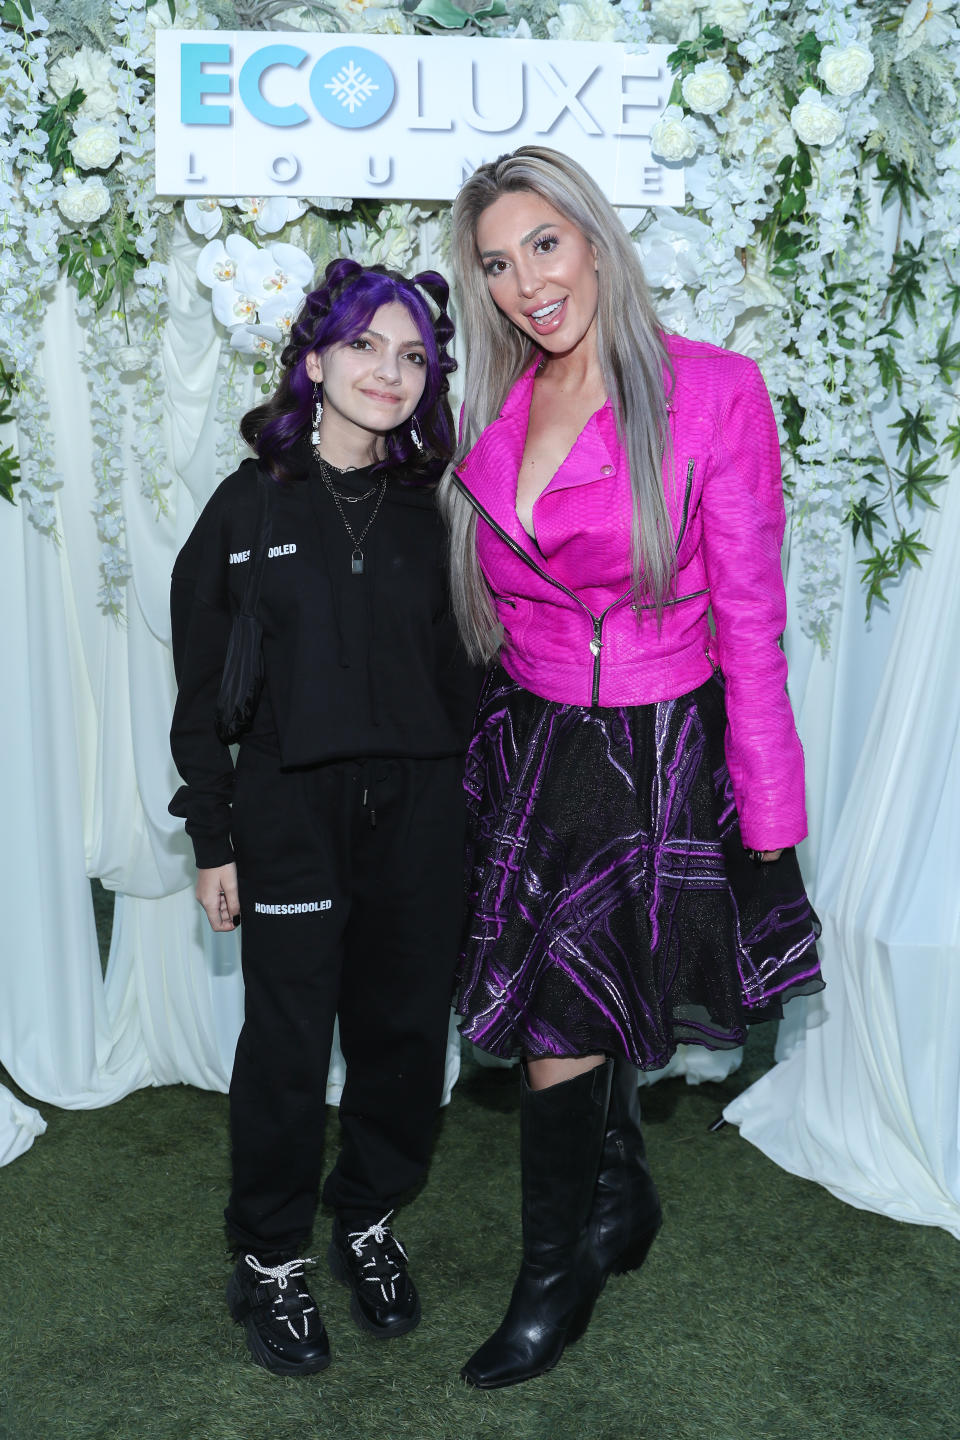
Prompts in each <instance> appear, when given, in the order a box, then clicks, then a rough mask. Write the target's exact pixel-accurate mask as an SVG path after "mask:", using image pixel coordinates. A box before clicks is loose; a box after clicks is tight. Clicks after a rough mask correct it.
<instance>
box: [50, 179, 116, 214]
mask: <svg viewBox="0 0 960 1440" xmlns="http://www.w3.org/2000/svg"><path fill="white" fill-rule="evenodd" d="M57 204H58V205H59V207H60V213H61V215H63V216H64V217H65V218H66V219H67V220H73V221H74V223H75V224H77V225H89V224H90V222H91V220H99V219H100V217H101V215H106V213H107V211H108V210H109V209H110V206H111V204H112V201H111V199H110V192H109V190H108V189H107V187H106V185H104V183H103V181H102V180H101V179H100V178H99V177H93V178H91V179H90V180H77V179H72V180H68V181H67V183H66V184H65V185H63V186H62V187H61V189H60V192H59V194H58V195H57Z"/></svg>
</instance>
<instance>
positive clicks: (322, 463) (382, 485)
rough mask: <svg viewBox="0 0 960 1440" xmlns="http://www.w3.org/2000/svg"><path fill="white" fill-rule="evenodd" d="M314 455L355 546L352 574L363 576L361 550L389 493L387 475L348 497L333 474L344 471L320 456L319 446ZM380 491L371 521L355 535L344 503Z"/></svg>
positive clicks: (351, 560)
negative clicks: (339, 488)
mask: <svg viewBox="0 0 960 1440" xmlns="http://www.w3.org/2000/svg"><path fill="white" fill-rule="evenodd" d="M313 453H314V455H315V456H316V458H317V464H318V465H319V467H320V478H321V479H322V481H323V483H324V485H325V486H326V487H327V489H328V490H329V491H330V494H331V495H332V496H333V503H334V504H335V505H336V507H337V512H338V514H339V516H340V519H341V520H342V521H343V528H344V529H345V530H346V532H347V534H348V535H349V537H350V543H351V545H352V546H353V550H352V551H351V553H350V574H351V575H362V574H363V561H364V555H363V550H362V549H361V548H360V547H361V542H362V540H363V539H364V537H365V536H366V535H367V533H368V532H369V530H370V526H371V525H372V524H373V522H374V520H376V518H377V513H378V511H379V509H380V506H381V505H382V504H383V497H384V495H386V493H387V477H386V475H384V477H383V479H382V480H380V481H376V482H374V484H373V485H371V486H370V488H369V490H364V491H363V493H362V494H360V495H347V494H345V493H343V492H342V491H340V490H338V489H337V487H336V485H335V484H334V481H333V475H332V474H331V471H332V470H336V471H337V473H338V474H340V475H343V474H344V471H343V470H341V469H340V468H339V466H337V465H331V464H330V463H329V461H327V460H324V458H323V456H322V455H321V454H320V447H319V445H314V446H313ZM378 490H379V492H380V493H379V495H377V503H376V504H375V505H374V507H373V510H372V512H371V515H370V518H369V520H368V521H367V523H366V525H364V527H363V529H362V530H361V531H360V534H359V535H354V533H353V527H352V526H351V524H350V521H349V520H348V519H347V516H346V512H345V511H344V508H343V501H346V503H347V504H348V505H356V504H358V503H359V501H361V500H369V499H370V496H371V495H376V494H377V491H378Z"/></svg>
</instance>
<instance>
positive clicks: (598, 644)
mask: <svg viewBox="0 0 960 1440" xmlns="http://www.w3.org/2000/svg"><path fill="white" fill-rule="evenodd" d="M453 483H454V485H456V487H457V489H458V490H460V491H461V492H462V493H463V494H464V495H465V496H466V497H467V499H468V500H469V501H470V504H471V505H472V506H473V507H474V509H475V510H476V511H477V513H478V514H479V515H482V516H483V518H484V520H486V522H487V524H488V525H489V526H490V528H491V530H494V531H495V532H496V534H497V535H499V537H500V539H501V540H502V541H503V542H504V543H505V544H506V545H508V546H509V548H510V549H511V550H512V551H513V553H514V554H515V555H519V557H520V559H521V560H522V561H524V563H525V564H526V565H529V567H530V569H531V570H534V571H536V573H537V574H538V575H539V576H540V578H541V580H546V582H547V584H548V585H553V586H554V587H555V588H556V589H557V590H562V591H563V593H564V595H569V596H570V599H571V600H574V601H575V602H576V603H577V604H578V605H579V606H580V609H581V610H582V611H583V612H584V614H585V615H587V616H588V617H589V619H590V623H591V625H592V626H593V636H592V638H591V640H590V654H591V655H592V656H593V686H592V689H591V700H590V705H591V707H592V708H593V709H596V708H597V706H598V705H599V704H600V656H601V654H602V652H603V622H604V620H606V618H607V616H608V615H609V614H610V611H611V610H613V609H614V608H615V607H616V606H617V605H622V604H623V602H624V601H625V600H629V599H630V595H631V593H632V592H631V591H629V590H628V591H627V592H626V594H625V595H621V596H620V598H619V599H618V600H612V601H611V602H610V604H609V605H608V606H607V608H606V610H604V611H603V613H602V614H600V615H594V613H593V611H592V610H591V609H590V606H589V605H587V604H586V603H585V602H584V601H583V600H581V599H580V596H579V595H578V594H577V592H576V591H575V590H571V589H569V587H568V586H566V585H564V583H563V581H562V580H557V579H556V577H555V576H553V575H551V574H550V573H549V572H548V571H546V570H544V569H543V567H542V566H540V565H538V564H537V562H536V560H534V559H533V558H532V557H531V556H529V555H528V554H527V552H526V550H524V548H523V546H522V545H518V544H517V542H516V540H514V538H513V536H512V535H508V534H507V532H506V530H504V528H503V526H502V525H498V524H497V522H496V520H494V518H493V516H492V515H491V514H490V513H489V511H488V510H486V509H485V508H484V507H483V506H482V505H481V504H480V502H479V500H478V499H477V498H476V496H475V495H473V494H472V493H471V492H470V491H469V490H468V489H467V487H466V485H464V483H463V481H462V480H461V479H460V476H459V475H458V474H457V473H456V472H454V475H453Z"/></svg>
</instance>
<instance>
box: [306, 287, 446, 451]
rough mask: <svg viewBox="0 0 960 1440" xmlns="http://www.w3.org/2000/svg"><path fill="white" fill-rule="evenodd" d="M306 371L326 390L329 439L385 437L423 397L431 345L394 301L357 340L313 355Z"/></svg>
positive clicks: (324, 428) (325, 425)
mask: <svg viewBox="0 0 960 1440" xmlns="http://www.w3.org/2000/svg"><path fill="white" fill-rule="evenodd" d="M306 369H307V374H308V375H309V377H310V379H311V380H316V381H318V382H319V383H320V384H321V385H322V386H323V421H322V432H323V435H324V438H325V439H332V438H333V435H334V433H336V435H338V436H340V437H342V438H344V439H346V438H348V436H351V437H352V438H354V439H356V438H357V433H356V432H357V431H363V432H364V433H365V434H366V435H385V434H386V433H387V432H388V431H390V430H395V429H396V427H397V426H398V425H402V424H403V422H404V420H408V419H409V418H410V416H411V415H412V414H413V412H414V410H415V409H416V406H417V402H418V401H419V399H420V397H421V395H422V394H423V387H424V385H425V384H426V380H427V353H426V346H425V345H424V343H423V340H422V339H421V338H420V333H419V331H418V329H417V325H416V321H415V320H414V319H413V317H412V315H411V314H410V311H409V310H408V309H407V307H406V306H405V305H402V304H401V303H400V301H399V300H392V301H391V302H390V304H389V305H381V306H380V308H379V310H377V311H376V312H375V314H374V316H373V318H372V320H371V321H370V324H369V325H368V326H367V328H366V330H364V331H363V333H362V334H361V335H358V336H357V337H356V339H354V340H345V341H343V342H342V343H341V344H339V345H332V346H331V347H330V349H329V350H324V351H323V352H322V353H321V352H318V351H313V352H312V353H311V354H309V355H308V356H307V360H306Z"/></svg>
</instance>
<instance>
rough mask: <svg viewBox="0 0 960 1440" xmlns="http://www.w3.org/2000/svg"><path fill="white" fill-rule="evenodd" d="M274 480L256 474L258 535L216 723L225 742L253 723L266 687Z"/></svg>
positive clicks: (233, 631)
mask: <svg viewBox="0 0 960 1440" xmlns="http://www.w3.org/2000/svg"><path fill="white" fill-rule="evenodd" d="M272 483H273V482H272V481H270V480H267V479H265V478H264V477H263V475H258V476H257V484H258V487H259V494H260V506H259V511H258V515H257V534H256V539H255V540H254V542H253V548H252V549H251V551H250V569H249V570H248V572H247V583H246V587H245V588H244V592H243V602H242V604H241V606H240V609H239V611H238V613H237V614H236V615H234V617H233V625H232V626H231V628H230V639H229V641H228V642H227V654H226V659H225V660H224V662H223V675H222V677H221V680H220V694H219V695H218V696H217V710H216V715H215V716H214V722H213V723H214V725H215V726H216V730H217V734H218V735H219V737H220V739H221V740H222V741H223V743H224V745H232V744H233V743H234V742H235V741H237V740H239V739H240V737H241V735H243V734H245V733H246V731H247V730H249V729H250V726H251V725H252V724H253V717H254V715H255V714H256V709H257V702H258V701H259V699H260V691H261V690H262V689H263V650H262V645H261V642H262V638H263V626H262V625H261V624H260V621H259V620H258V619H257V607H258V606H259V604H260V581H261V579H262V578H263V566H264V562H265V560H266V558H267V551H268V550H269V548H270V524H271V515H270V490H271V485H272Z"/></svg>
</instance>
